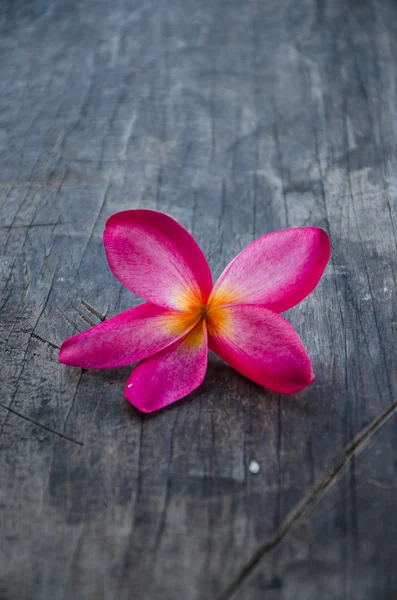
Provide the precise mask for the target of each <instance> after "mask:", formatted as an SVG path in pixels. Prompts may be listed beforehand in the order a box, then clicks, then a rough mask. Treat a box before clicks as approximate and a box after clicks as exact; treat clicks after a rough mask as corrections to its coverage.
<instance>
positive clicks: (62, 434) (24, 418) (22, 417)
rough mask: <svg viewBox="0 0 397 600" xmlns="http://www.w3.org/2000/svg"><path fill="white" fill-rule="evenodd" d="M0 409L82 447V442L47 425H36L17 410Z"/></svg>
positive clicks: (35, 422)
mask: <svg viewBox="0 0 397 600" xmlns="http://www.w3.org/2000/svg"><path fill="white" fill-rule="evenodd" d="M0 407H1V408H4V410H6V411H7V412H8V413H11V414H13V415H15V416H16V417H19V418H20V419H23V420H24V421H28V423H31V424H32V425H35V426H36V427H40V429H44V431H47V432H48V433H51V434H52V435H56V436H57V437H60V438H63V439H64V440H67V441H68V442H72V443H73V444H77V445H78V446H84V444H83V442H79V441H78V440H75V439H73V438H71V437H69V436H68V435H65V434H64V433H60V432H59V431H55V429H51V427H47V425H43V424H42V423H38V422H37V421H35V420H34V419H31V418H30V417H27V416H26V415H24V414H22V413H20V412H18V411H17V410H15V409H13V408H10V407H9V406H5V405H4V404H0Z"/></svg>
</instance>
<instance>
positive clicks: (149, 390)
mask: <svg viewBox="0 0 397 600" xmlns="http://www.w3.org/2000/svg"><path fill="white" fill-rule="evenodd" d="M104 243H105V249H106V255H107V259H108V262H109V265H110V268H111V270H112V272H113V274H114V275H115V276H116V277H117V279H118V280H119V281H121V283H122V284H123V285H125V286H126V287H127V288H128V289H129V290H130V291H131V292H134V293H135V294H137V295H139V296H141V297H142V298H144V299H145V300H146V302H145V303H144V304H141V305H140V306H137V307H136V308H131V309H129V310H127V311H125V312H123V313H121V314H120V315H117V316H115V317H113V318H111V319H109V320H107V321H104V322H103V323H100V324H99V325H96V326H95V327H93V328H92V329H90V330H88V331H86V332H85V333H81V334H79V335H75V336H73V337H71V338H69V339H67V340H66V341H65V342H64V343H63V344H62V348H61V352H60V355H59V359H60V361H61V362H63V363H66V364H68V365H73V366H76V367H82V368H85V369H104V368H109V367H120V366H123V365H128V364H130V363H133V362H136V361H141V362H140V363H139V365H138V366H137V367H136V368H135V369H134V370H133V372H132V374H131V376H130V378H129V380H128V383H127V386H126V388H125V396H126V398H127V400H128V401H129V402H131V404H133V405H134V406H136V408H138V409H139V410H141V411H143V412H151V411H154V410H158V409H160V408H163V407H164V406H167V405H168V404H171V403H172V402H175V401H176V400H179V399H180V398H183V397H184V396H186V395H187V394H189V393H190V392H191V391H193V390H194V389H196V388H197V387H198V386H199V385H200V384H201V383H202V381H203V379H204V376H205V372H206V369H207V355H208V348H210V350H212V351H213V352H215V353H216V354H217V355H218V356H220V357H221V358H222V359H223V360H225V361H226V362H227V363H229V365H231V366H232V367H233V368H234V369H236V370H237V371H239V372H240V373H242V374H243V375H245V376H246V377H248V378H249V379H252V380H253V381H255V382H256V383H258V384H260V385H263V386H265V387H266V388H269V389H271V390H274V391H276V392H280V393H283V394H293V393H294V392H298V391H299V390H302V389H303V388H304V387H306V386H307V385H309V384H310V383H311V382H312V381H313V380H314V374H313V371H312V366H311V363H310V359H309V357H308V355H307V353H306V351H305V348H304V346H303V344H302V342H301V340H300V338H299V336H298V334H297V333H296V332H295V330H294V329H293V327H292V326H291V325H290V324H289V323H288V322H287V321H286V320H285V319H284V318H283V317H282V316H281V315H280V314H279V313H281V312H283V311H285V310H287V309H289V308H291V307H292V306H295V304H298V303H299V302H301V300H303V299H304V298H305V297H306V296H307V295H308V294H310V292H311V291H312V290H313V289H314V288H315V287H316V285H317V283H318V281H319V279H320V277H321V275H322V273H323V271H324V268H325V266H326V264H327V262H328V259H329V256H330V243H329V239H328V236H327V234H326V233H325V232H324V231H323V230H322V229H317V228H316V227H301V228H297V229H285V230H282V231H277V232H274V233H269V234H267V235H263V236H262V237H260V238H258V239H256V240H255V241H253V242H252V243H251V244H249V245H248V246H247V247H246V248H245V249H244V250H243V251H242V252H240V254H238V255H237V256H236V258H235V259H234V260H232V262H231V263H230V264H229V265H228V266H227V267H226V269H225V270H224V272H223V273H222V275H221V276H220V277H219V279H218V281H217V282H216V283H215V285H213V283H212V277H211V272H210V269H209V266H208V263H207V261H206V259H205V257H204V254H203V252H202V251H201V249H200V247H199V246H198V244H197V243H196V241H195V240H194V239H193V237H192V236H191V235H190V234H189V233H188V232H187V231H186V230H185V229H184V228H183V227H182V226H181V225H179V224H178V223H177V222H176V221H174V220H173V219H171V218H170V217H168V216H166V215H164V214H162V213H158V212H155V211H151V210H127V211H124V212H120V213H117V214H115V215H113V216H112V217H111V218H110V219H109V220H108V222H107V223H106V229H105V232H104Z"/></svg>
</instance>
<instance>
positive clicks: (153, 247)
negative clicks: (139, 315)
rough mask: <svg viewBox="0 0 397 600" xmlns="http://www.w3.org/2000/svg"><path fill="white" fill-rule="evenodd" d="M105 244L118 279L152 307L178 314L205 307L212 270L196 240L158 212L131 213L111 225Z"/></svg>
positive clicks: (115, 217) (114, 219)
mask: <svg viewBox="0 0 397 600" xmlns="http://www.w3.org/2000/svg"><path fill="white" fill-rule="evenodd" d="M104 243H105V249H106V255H107V259H108V262H109V266H110V268H111V270H112V272H113V274H114V275H115V276H116V277H117V279H119V281H121V283H122V284H123V285H125V286H126V287H127V288H128V289H129V290H131V291H132V292H134V293H135V294H137V295H138V296H141V297H142V298H145V300H148V301H149V302H153V303H154V304H159V305H160V306H165V307H168V308H176V309H178V310H191V308H192V305H197V304H202V303H203V302H204V303H205V302H206V301H207V299H208V296H209V294H210V292H211V289H212V277H211V271H210V269H209V266H208V264H207V261H206V259H205V256H204V254H203V252H202V250H201V248H200V247H199V245H198V244H197V242H196V241H195V240H194V239H193V237H192V236H191V235H190V233H188V231H186V229H184V228H183V227H182V226H181V225H179V223H177V222H176V221H174V219H171V217H168V216H167V215H164V214H162V213H159V212H156V211H153V210H126V211H123V212H119V213H116V214H115V215H113V216H112V217H110V219H109V220H108V222H107V223H106V229H105V232H104Z"/></svg>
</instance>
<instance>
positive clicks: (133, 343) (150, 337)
mask: <svg viewBox="0 0 397 600" xmlns="http://www.w3.org/2000/svg"><path fill="white" fill-rule="evenodd" d="M196 323H197V317H194V316H192V315H189V314H186V313H182V312H178V311H172V310H169V309H167V308H162V307H160V306H155V305H154V304H149V303H148V302H147V303H145V304H141V305H140V306H136V307H135V308H131V309H130V310H127V311H125V312H123V313H121V314H120V315H117V316H116V317H112V318H111V319H108V320H107V321H104V322H103V323H99V325H95V327H92V328H91V329H89V330H88V331H85V332H84V333H79V334H78V335H74V336H73V337H70V338H69V339H67V340H65V341H64V342H63V344H62V347H61V351H60V353H59V360H60V362H62V363H65V364H67V365H73V366H74V367H82V368H84V369H105V368H109V367H120V366H123V365H129V364H130V363H132V362H136V361H138V360H142V359H143V358H146V357H147V356H150V355H151V354H154V353H155V352H158V351H159V350H162V349H163V348H165V347H166V346H168V345H170V344H172V343H173V342H175V341H176V340H177V339H180V338H181V337H182V336H184V335H185V334H186V332H188V331H190V330H191V329H192V328H193V327H194V326H195V324H196Z"/></svg>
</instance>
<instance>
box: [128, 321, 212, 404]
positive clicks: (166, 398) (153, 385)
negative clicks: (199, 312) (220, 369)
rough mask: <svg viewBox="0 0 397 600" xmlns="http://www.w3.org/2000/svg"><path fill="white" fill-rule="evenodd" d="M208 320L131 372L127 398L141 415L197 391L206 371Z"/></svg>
mask: <svg viewBox="0 0 397 600" xmlns="http://www.w3.org/2000/svg"><path fill="white" fill-rule="evenodd" d="M207 360H208V345H207V328H206V324H205V321H202V322H201V323H199V324H198V325H197V326H196V327H195V328H194V329H193V331H191V332H190V333H189V334H188V335H187V336H186V337H184V338H183V339H182V340H179V341H178V342H176V343H175V344H172V345H171V346H169V347H168V348H166V349H165V350H162V351H161V352H159V353H158V354H156V355H155V356H152V357H151V358H148V359H147V360H144V361H142V362H141V363H140V364H139V365H138V366H137V367H136V369H134V371H133V372H132V374H131V376H130V378H129V380H128V383H127V386H126V388H125V392H124V393H125V397H126V398H127V400H128V402H131V404H133V405H134V406H135V407H136V408H138V409H139V410H141V411H142V412H152V411H154V410H159V409H160V408H164V407H165V406H167V405H168V404H172V402H175V401H176V400H180V398H183V397H184V396H187V394H190V392H192V391H193V390H195V389H196V388H197V387H198V386H199V385H200V384H201V383H202V381H203V379H204V376H205V372H206V370H207Z"/></svg>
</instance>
